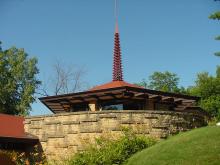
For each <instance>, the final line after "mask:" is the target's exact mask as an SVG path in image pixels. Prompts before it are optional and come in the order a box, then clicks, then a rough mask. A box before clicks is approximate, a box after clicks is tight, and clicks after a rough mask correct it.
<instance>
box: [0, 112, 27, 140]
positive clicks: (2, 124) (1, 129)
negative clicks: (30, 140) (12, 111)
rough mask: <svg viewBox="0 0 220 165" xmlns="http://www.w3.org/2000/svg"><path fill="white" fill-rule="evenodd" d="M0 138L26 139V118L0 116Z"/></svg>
mask: <svg viewBox="0 0 220 165" xmlns="http://www.w3.org/2000/svg"><path fill="white" fill-rule="evenodd" d="M0 136H6V137H24V136H25V132H24V118H23V117H20V116H11V115H5V114H0Z"/></svg>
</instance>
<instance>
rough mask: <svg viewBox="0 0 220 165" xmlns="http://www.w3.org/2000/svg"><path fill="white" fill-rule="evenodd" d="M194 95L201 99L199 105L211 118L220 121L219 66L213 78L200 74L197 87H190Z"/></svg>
mask: <svg viewBox="0 0 220 165" xmlns="http://www.w3.org/2000/svg"><path fill="white" fill-rule="evenodd" d="M189 91H190V93H191V94H192V95H197V96H200V97H201V101H200V103H199V105H200V106H201V107H202V108H203V109H204V110H206V111H208V112H209V113H210V114H211V116H213V117H218V118H219V119H220V66H217V70H216V75H215V76H211V75H209V73H207V72H204V73H199V74H198V76H197V80H196V81H195V86H193V87H190V88H189Z"/></svg>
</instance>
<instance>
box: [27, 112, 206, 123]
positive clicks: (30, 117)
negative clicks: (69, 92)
mask: <svg viewBox="0 0 220 165" xmlns="http://www.w3.org/2000/svg"><path fill="white" fill-rule="evenodd" d="M111 113H113V114H115V113H135V114H137V113H145V114H146V113H149V114H160V115H163V114H164V115H166V114H192V115H198V116H202V115H199V114H198V112H196V111H195V112H191V111H190V112H187V111H178V112H176V111H168V110H167V111H159V110H158V111H157V110H110V111H109V110H105V111H80V112H66V113H59V114H51V115H38V116H28V117H25V119H31V120H32V121H33V119H34V120H35V119H36V120H43V119H42V118H45V117H47V118H48V117H57V116H71V115H82V114H87V115H90V114H111ZM203 116H204V115H203ZM100 117H101V116H100Z"/></svg>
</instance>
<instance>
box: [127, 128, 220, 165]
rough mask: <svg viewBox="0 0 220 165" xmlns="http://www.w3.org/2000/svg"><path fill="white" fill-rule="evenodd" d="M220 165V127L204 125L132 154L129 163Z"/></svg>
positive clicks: (129, 164) (147, 164)
mask: <svg viewBox="0 0 220 165" xmlns="http://www.w3.org/2000/svg"><path fill="white" fill-rule="evenodd" d="M158 164H160V165H163V164H164V165H165V164H166V165H169V164H172V165H206V164H211V165H219V164H220V127H214V126H213V127H204V128H199V129H195V130H192V131H189V132H185V133H181V134H179V135H176V136H173V137H170V138H169V139H167V140H164V141H162V142H160V143H158V144H156V145H154V146H152V147H150V148H148V149H145V150H142V151H141V152H139V153H137V154H135V155H134V156H132V157H131V158H130V159H129V160H128V163H127V165H158Z"/></svg>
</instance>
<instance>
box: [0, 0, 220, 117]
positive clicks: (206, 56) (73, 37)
mask: <svg viewBox="0 0 220 165" xmlns="http://www.w3.org/2000/svg"><path fill="white" fill-rule="evenodd" d="M219 8H220V3H219V2H214V1H213V0H184V1H183V0H166V1H164V0H157V1H155V0H119V31H120V38H121V48H122V59H123V68H124V79H125V80H126V81H128V82H131V83H133V82H139V81H141V80H142V79H143V78H147V77H148V76H149V75H150V74H152V73H153V72H154V71H166V70H168V71H170V72H174V73H176V74H178V76H179V77H180V85H182V86H189V85H193V83H194V80H195V78H196V74H197V73H198V72H202V71H208V72H210V73H211V74H214V73H215V69H216V65H218V64H219V63H220V59H219V58H218V57H215V56H214V55H213V53H214V52H216V51H218V50H220V43H219V42H217V41H215V40H214V37H215V36H217V35H218V34H220V30H219V28H220V25H219V23H220V21H213V20H209V19H208V16H209V15H210V14H211V13H213V12H214V11H216V10H219ZM0 15H1V24H0V40H1V41H2V42H3V45H2V47H3V49H6V48H9V47H11V46H13V45H15V46H16V47H18V48H24V49H25V50H26V52H27V53H28V54H29V55H30V56H31V57H32V56H35V57H37V58H38V61H39V63H38V67H39V69H40V74H39V78H40V79H41V80H42V81H47V80H48V78H50V76H51V74H53V68H52V66H53V64H54V63H55V62H56V61H57V60H61V61H62V62H63V63H65V64H68V65H74V66H75V65H77V66H83V67H84V68H86V70H87V74H86V75H85V77H84V80H85V81H86V82H88V83H89V85H90V86H94V85H98V84H102V83H105V82H109V81H111V78H112V77H111V75H112V73H111V72H112V54H113V37H114V36H113V35H114V0H92V1H89V0H65V1H61V0H37V1H36V0H0ZM45 113H49V111H48V110H47V108H46V107H45V106H44V105H42V104H41V103H39V102H37V103H35V104H33V112H32V113H31V114H32V115H38V114H45Z"/></svg>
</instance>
